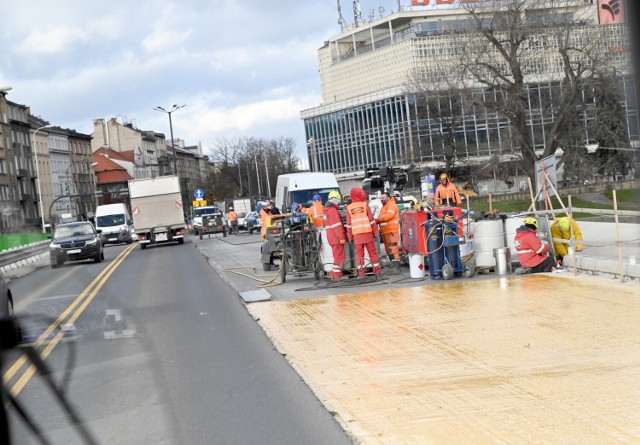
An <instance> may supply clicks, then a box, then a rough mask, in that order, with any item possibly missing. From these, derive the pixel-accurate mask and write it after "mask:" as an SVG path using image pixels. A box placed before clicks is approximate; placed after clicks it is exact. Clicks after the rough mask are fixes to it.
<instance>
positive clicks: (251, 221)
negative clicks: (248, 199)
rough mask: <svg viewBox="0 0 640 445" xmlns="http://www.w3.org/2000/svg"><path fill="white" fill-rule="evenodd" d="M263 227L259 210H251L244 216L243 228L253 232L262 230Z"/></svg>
mask: <svg viewBox="0 0 640 445" xmlns="http://www.w3.org/2000/svg"><path fill="white" fill-rule="evenodd" d="M261 227H262V221H261V220H260V214H259V213H258V212H249V214H248V215H247V216H246V217H245V218H244V221H243V229H245V230H248V231H249V233H253V231H254V230H260V228H261Z"/></svg>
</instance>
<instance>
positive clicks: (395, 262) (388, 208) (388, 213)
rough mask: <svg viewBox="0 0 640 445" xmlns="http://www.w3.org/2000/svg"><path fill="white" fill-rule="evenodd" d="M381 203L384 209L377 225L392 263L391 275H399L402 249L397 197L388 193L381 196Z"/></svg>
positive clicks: (377, 220) (381, 210)
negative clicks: (399, 250)
mask: <svg viewBox="0 0 640 445" xmlns="http://www.w3.org/2000/svg"><path fill="white" fill-rule="evenodd" d="M380 201H381V202H382V208H381V209H380V215H379V216H378V218H377V219H376V223H378V227H379V228H380V233H381V234H382V242H384V248H385V250H386V251H387V255H388V256H389V261H391V271H390V272H389V274H390V275H397V274H399V273H400V254H399V253H398V248H399V247H400V210H399V209H398V205H397V204H396V199H395V197H393V196H391V195H390V194H389V193H388V192H384V193H382V194H381V195H380Z"/></svg>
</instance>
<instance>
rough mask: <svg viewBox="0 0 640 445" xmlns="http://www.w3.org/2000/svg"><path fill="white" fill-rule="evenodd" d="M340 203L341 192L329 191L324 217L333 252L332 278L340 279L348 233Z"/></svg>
mask: <svg viewBox="0 0 640 445" xmlns="http://www.w3.org/2000/svg"><path fill="white" fill-rule="evenodd" d="M314 201H315V200H314ZM339 205H340V193H339V192H337V191H335V190H334V191H333V192H330V193H329V197H328V199H327V202H326V204H325V208H324V217H323V219H324V226H325V227H326V229H327V241H328V242H329V245H330V246H331V252H332V254H333V268H332V271H331V279H332V280H339V279H341V278H342V277H343V276H342V265H343V264H344V245H345V244H346V243H347V234H346V232H345V230H344V225H343V224H342V216H340V212H339V211H338V206H339Z"/></svg>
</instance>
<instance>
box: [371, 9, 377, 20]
mask: <svg viewBox="0 0 640 445" xmlns="http://www.w3.org/2000/svg"><path fill="white" fill-rule="evenodd" d="M375 18H376V10H375V9H370V10H369V21H370V22H373V20H374V19H375Z"/></svg>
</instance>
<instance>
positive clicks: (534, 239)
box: [514, 217, 556, 275]
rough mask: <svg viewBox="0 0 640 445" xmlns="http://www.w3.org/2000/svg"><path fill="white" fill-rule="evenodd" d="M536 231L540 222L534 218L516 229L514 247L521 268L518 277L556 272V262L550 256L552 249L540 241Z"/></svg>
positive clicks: (516, 271)
mask: <svg viewBox="0 0 640 445" xmlns="http://www.w3.org/2000/svg"><path fill="white" fill-rule="evenodd" d="M536 230H538V221H537V220H536V219H535V218H532V217H529V218H525V219H524V224H523V225H522V226H520V227H518V228H517V229H516V236H515V239H514V245H515V247H516V252H518V261H519V262H520V266H521V267H518V268H517V269H516V270H515V273H516V274H518V275H520V274H525V273H537V272H555V270H556V261H555V259H554V258H553V256H551V255H550V251H551V249H550V248H549V246H548V245H547V244H545V243H543V242H542V241H540V240H539V239H538V236H537V235H536Z"/></svg>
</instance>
